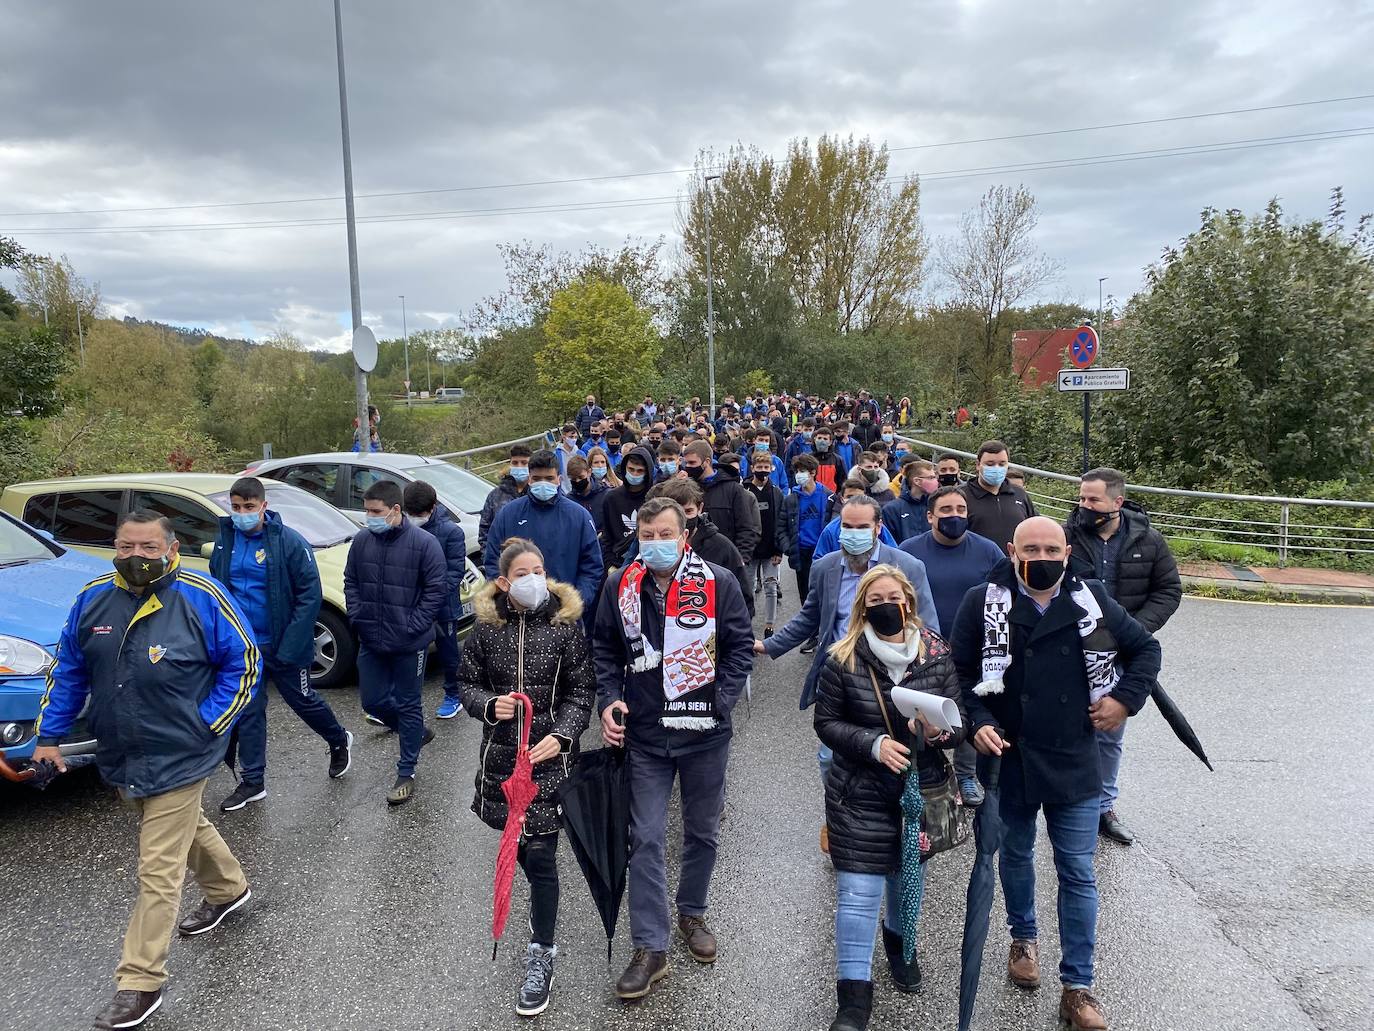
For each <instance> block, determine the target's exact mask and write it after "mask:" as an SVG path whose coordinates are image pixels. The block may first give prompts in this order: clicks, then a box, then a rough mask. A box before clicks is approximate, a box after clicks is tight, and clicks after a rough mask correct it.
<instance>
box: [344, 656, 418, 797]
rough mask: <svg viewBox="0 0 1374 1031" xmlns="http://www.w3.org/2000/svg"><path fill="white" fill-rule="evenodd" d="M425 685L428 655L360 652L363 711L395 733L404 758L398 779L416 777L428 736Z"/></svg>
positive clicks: (397, 772)
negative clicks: (423, 702)
mask: <svg viewBox="0 0 1374 1031" xmlns="http://www.w3.org/2000/svg"><path fill="white" fill-rule="evenodd" d="M424 683H425V653H424V651H423V650H420V651H416V652H376V651H373V650H372V649H371V648H369V647H368V646H367V645H363V646H362V647H361V648H359V649H358V698H359V700H360V701H361V702H362V703H363V711H364V712H367V713H371V714H372V715H373V716H376V717H377V718H378V719H379V720H381V721H382V722H383V723H385V724H386V725H387V726H388V727H390V728H391V729H392V730H394V731H396V737H397V740H399V741H400V747H401V758H400V761H399V762H397V763H396V775H397V776H398V777H413V776H415V763H416V762H417V761H418V760H419V758H420V741H421V739H422V738H423V737H424V736H425V714H424V709H423V707H422V706H421V702H420V688H421V687H423V686H424Z"/></svg>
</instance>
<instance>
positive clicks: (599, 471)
mask: <svg viewBox="0 0 1374 1031" xmlns="http://www.w3.org/2000/svg"><path fill="white" fill-rule="evenodd" d="M592 475H593V476H595V477H596V478H597V479H598V480H604V479H605V478H606V467H605V466H604V465H594V466H592Z"/></svg>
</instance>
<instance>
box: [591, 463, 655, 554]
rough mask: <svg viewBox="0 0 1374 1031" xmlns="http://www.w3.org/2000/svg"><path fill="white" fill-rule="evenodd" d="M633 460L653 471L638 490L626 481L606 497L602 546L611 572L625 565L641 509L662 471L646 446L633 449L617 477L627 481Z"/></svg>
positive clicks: (603, 510) (603, 511)
mask: <svg viewBox="0 0 1374 1031" xmlns="http://www.w3.org/2000/svg"><path fill="white" fill-rule="evenodd" d="M632 457H633V458H638V459H639V460H640V461H641V462H643V463H645V468H646V469H648V470H649V472H648V474H647V475H646V476H645V478H644V482H643V483H641V484H640V485H639V486H638V487H631V486H630V485H629V483H625V482H622V483H621V485H620V486H619V487H616V488H614V489H613V490H612V491H611V492H610V493H608V494H607V495H606V500H605V502H604V503H603V504H602V508H601V520H602V532H603V534H604V537H603V539H602V543H601V557H602V560H603V562H604V564H605V566H606V568H607V569H616V568H618V567H620V566H623V565H624V564H625V553H626V551H628V550H629V547H630V542H631V541H633V540H634V539H635V527H636V526H637V525H638V518H639V507H640V506H641V505H642V504H644V500H645V498H646V497H648V494H649V487H650V486H652V484H653V476H654V470H655V469H657V468H658V459H656V458H655V457H654V455H653V452H651V451H650V450H649V449H648V448H647V447H643V446H642V445H641V446H636V447H633V448H631V449H630V453H629V454H628V455H626V456H625V457H624V458H622V459H621V460H620V464H619V466H618V467H617V475H618V476H619V477H620V478H621V480H622V481H623V480H624V479H625V463H626V462H627V461H629V460H630V458H632Z"/></svg>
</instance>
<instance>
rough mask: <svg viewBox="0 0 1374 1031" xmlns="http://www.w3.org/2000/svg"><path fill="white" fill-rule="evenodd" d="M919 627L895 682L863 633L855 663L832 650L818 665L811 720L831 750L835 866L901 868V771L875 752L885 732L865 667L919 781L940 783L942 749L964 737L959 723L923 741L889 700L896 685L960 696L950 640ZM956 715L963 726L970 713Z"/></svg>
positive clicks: (829, 800) (828, 799)
mask: <svg viewBox="0 0 1374 1031" xmlns="http://www.w3.org/2000/svg"><path fill="white" fill-rule="evenodd" d="M920 634H921V637H922V639H923V640H924V642H925V649H924V655H923V656H922V657H921V658H918V659H917V660H916V661H915V662H913V663H912V664H911V666H909V667H908V668H907V671H906V673H905V675H904V676H903V677H902V682H901V684H900V685H895V684H893V682H892V678H891V676H890V675H889V674H888V670H887V667H886V666H885V665H883V663H882V662H880V661H879V660H878V659H877V658H875V657H874V655H873V652H872V650H871V649H870V648H869V645H868V641H867V640H865V639H863V638H860V639H859V644H858V647H857V648H855V650H854V656H855V664H854V669H853V670H849V669H846V668H845V667H844V666H843V665H842V664H841V663H840V662H839V660H837V659H835V658H834V657H833V656H832V657H830V658H827V659H826V661H825V666H824V668H823V669H822V670H821V677H820V691H819V694H818V696H817V698H816V716H815V727H816V736H817V737H819V738H820V739H821V741H822V742H823V743H825V744H827V745H829V746H830V747H831V748H832V749H834V751H835V759H834V762H833V763H832V764H831V767H830V775H829V776H828V777H827V778H826V782H825V822H826V826H827V827H828V828H829V833H830V861H831V862H832V863H834V864H835V869H837V870H848V871H850V872H852V873H874V874H889V873H895V872H896V871H897V870H899V869H901V854H902V806H901V801H902V789H903V787H904V786H905V777H899V776H898V775H897V774H895V773H893V772H892V771H891V770H889V769H888V768H887V767H886V766H884V765H883V764H882V763H880V762H878V760H876V759H875V758H873V745H874V742H876V741H877V740H878V739H879V738H881V737H882V736H883V735H885V734H886V733H887V726H886V724H885V723H884V722H883V716H882V712H881V710H880V709H879V708H878V699H877V696H876V695H874V693H873V681H872V680H871V679H870V678H869V673H870V671H871V672H872V673H873V674H874V675H875V676H876V677H877V680H878V685H879V686H880V687H881V688H882V692H883V701H884V702H885V703H886V705H887V715H888V719H889V720H891V721H892V730H893V737H894V738H896V740H897V742H898V743H899V744H903V745H906V746H907V747H908V748H910V749H911V751H912V754H913V755H915V756H916V768H915V769H916V773H917V775H918V776H920V777H921V779H922V781H923V782H925V783H932V782H934V783H938V782H939V780H941V779H942V778H943V777H944V776H946V775H947V773H946V760H945V757H944V753H943V751H942V749H945V748H952V747H954V746H955V745H957V744H958V743H959V742H960V741H962V740H963V739H964V731H963V729H962V728H961V729H959V730H956V731H955V733H954V734H952V735H949V736H948V737H947V739H946V740H943V741H941V742H939V743H938V744H935V745H931V746H927V745H926V743H925V739H924V735H920V736H919V737H918V736H917V735H914V734H912V733H911V731H910V729H909V728H908V727H907V720H906V717H904V716H903V715H902V714H901V713H900V712H899V711H898V710H897V706H896V704H895V703H894V702H893V701H892V688H893V687H895V686H901V687H909V688H912V689H914V690H917V691H925V692H926V693H927V694H933V695H940V696H941V697H944V698H950V699H953V700H954V701H955V702H956V703H960V701H961V700H960V691H959V677H958V673H957V671H956V670H955V668H954V663H953V661H952V660H951V658H950V650H949V645H948V644H947V643H946V642H945V640H944V638H942V637H940V636H939V635H938V634H935V633H932V632H931V631H929V630H926V629H924V628H923V629H922V630H921V631H920ZM962 711H963V706H962V704H960V712H961V713H962ZM961 723H962V724H963V725H964V726H967V724H968V720H967V719H963V720H961ZM908 776H909V774H908Z"/></svg>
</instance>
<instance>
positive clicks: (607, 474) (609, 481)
mask: <svg viewBox="0 0 1374 1031" xmlns="http://www.w3.org/2000/svg"><path fill="white" fill-rule="evenodd" d="M620 461H621V458H620V456H619V455H616V456H615V458H611V456H610V455H609V454H608V453H607V451H606V449H605V448H604V447H594V448H591V449H590V450H589V451H588V452H587V465H588V466H590V467H591V471H592V479H594V480H595V481H596V482H597V483H604V484H605V485H606V486H607V487H608V488H610V489H612V490H613V489H615V488H616V487H619V486H620V483H621V480H620V477H619V476H617V475H616V474H615V467H616V466H617V465H618V464H619V463H620Z"/></svg>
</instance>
